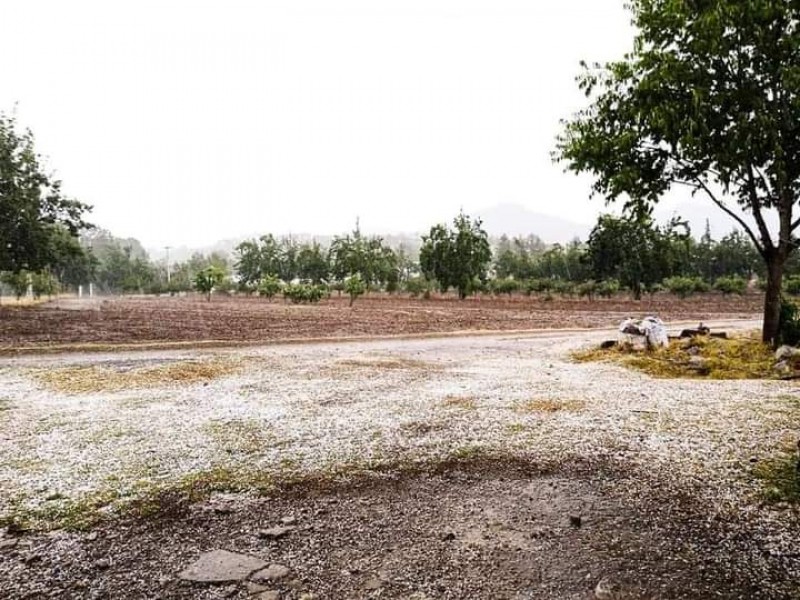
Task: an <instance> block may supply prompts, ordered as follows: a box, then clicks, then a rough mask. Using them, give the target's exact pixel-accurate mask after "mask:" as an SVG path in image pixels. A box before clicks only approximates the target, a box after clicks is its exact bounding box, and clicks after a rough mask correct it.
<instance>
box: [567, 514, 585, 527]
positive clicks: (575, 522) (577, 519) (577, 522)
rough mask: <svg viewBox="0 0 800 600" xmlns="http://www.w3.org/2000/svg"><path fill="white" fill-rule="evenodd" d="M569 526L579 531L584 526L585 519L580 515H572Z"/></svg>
mask: <svg viewBox="0 0 800 600" xmlns="http://www.w3.org/2000/svg"><path fill="white" fill-rule="evenodd" d="M569 524H570V525H572V526H573V527H574V528H575V529H578V528H579V527H580V526H581V525H583V519H582V518H581V516H580V515H570V516H569Z"/></svg>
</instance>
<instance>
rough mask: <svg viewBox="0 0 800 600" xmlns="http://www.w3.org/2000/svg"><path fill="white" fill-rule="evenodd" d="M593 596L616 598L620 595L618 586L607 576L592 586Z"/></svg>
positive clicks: (599, 598) (600, 599) (610, 599)
mask: <svg viewBox="0 0 800 600" xmlns="http://www.w3.org/2000/svg"><path fill="white" fill-rule="evenodd" d="M594 597H595V598H597V600H617V599H618V598H619V597H620V595H619V586H618V585H617V584H616V583H614V582H613V581H611V580H610V579H609V578H608V577H603V578H602V579H601V580H600V581H599V582H598V583H597V586H596V587H595V588H594Z"/></svg>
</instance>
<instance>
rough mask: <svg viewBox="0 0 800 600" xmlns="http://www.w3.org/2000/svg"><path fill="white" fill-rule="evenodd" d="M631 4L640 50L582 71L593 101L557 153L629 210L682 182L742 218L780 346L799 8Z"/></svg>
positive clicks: (797, 134)
mask: <svg viewBox="0 0 800 600" xmlns="http://www.w3.org/2000/svg"><path fill="white" fill-rule="evenodd" d="M628 6H629V8H630V10H631V11H632V14H633V24H634V26H635V27H636V29H637V34H636V37H635V41H634V45H633V50H632V51H631V52H630V53H629V54H627V55H626V56H625V57H624V58H623V59H622V60H619V61H616V62H611V63H607V64H603V65H595V66H593V67H591V68H586V69H585V70H584V72H583V74H582V75H581V76H580V77H579V85H580V87H581V89H582V90H584V91H585V93H586V95H587V96H588V97H589V98H590V100H591V103H590V106H589V107H588V108H587V109H585V110H583V111H582V112H580V113H578V114H577V115H576V116H575V117H574V118H573V119H572V120H570V121H568V122H567V123H565V129H564V132H563V134H562V135H561V136H560V138H559V140H558V150H557V152H556V156H557V158H560V159H562V160H564V161H566V163H567V165H568V168H570V169H571V170H573V171H576V172H588V173H591V174H592V175H593V176H594V190H595V191H596V192H598V193H600V194H602V195H604V196H606V198H607V199H608V200H609V201H614V200H617V199H619V198H623V199H624V202H625V208H626V209H627V210H628V211H630V212H634V213H647V212H649V210H650V209H651V208H652V206H653V205H654V204H655V203H657V202H658V201H659V199H660V198H661V197H662V196H663V195H664V193H665V192H666V191H667V190H669V189H670V188H672V187H673V186H676V185H683V186H688V187H689V188H690V189H691V190H692V193H693V194H695V193H700V194H702V195H703V196H705V197H706V198H708V199H709V200H710V201H711V202H713V203H714V204H716V205H717V206H718V207H719V208H720V209H721V210H722V211H724V212H725V213H727V214H728V215H729V216H730V217H731V218H732V219H734V220H735V221H736V222H737V223H738V225H739V226H740V227H742V228H743V229H744V231H745V232H746V233H747V235H748V236H749V237H750V239H751V240H752V241H753V243H754V244H755V246H756V248H757V250H758V252H759V254H760V255H761V257H762V259H763V260H764V262H765V264H766V267H767V293H766V299H765V304H764V328H763V339H764V341H766V342H773V343H774V342H775V340H776V339H777V337H778V329H779V315H780V293H781V282H782V278H783V272H784V266H785V264H786V261H787V259H788V258H789V256H790V254H791V253H792V252H793V251H794V250H795V248H796V246H797V239H796V237H795V235H794V233H795V230H796V229H797V227H798V226H799V225H800V218H798V217H797V215H796V214H795V213H796V211H795V210H794V209H795V205H796V203H797V201H798V193H800V93H799V92H800V4H798V3H797V2H789V1H788V0H759V1H758V2H743V1H741V0H631V1H630V2H629V4H628ZM737 205H738V207H739V208H741V209H742V210H743V211H744V212H745V213H746V214H748V215H749V216H750V217H752V222H753V225H752V226H751V224H750V223H748V220H747V219H744V218H742V216H741V214H740V213H739V211H738V210H736V208H737ZM770 213H771V215H772V219H774V221H775V222H777V228H775V227H773V228H772V229H771V228H770V222H771V218H770Z"/></svg>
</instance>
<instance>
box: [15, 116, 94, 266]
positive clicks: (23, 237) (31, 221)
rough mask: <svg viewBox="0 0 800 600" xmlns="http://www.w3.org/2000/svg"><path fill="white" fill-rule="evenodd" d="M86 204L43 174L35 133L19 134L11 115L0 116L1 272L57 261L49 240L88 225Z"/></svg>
mask: <svg viewBox="0 0 800 600" xmlns="http://www.w3.org/2000/svg"><path fill="white" fill-rule="evenodd" d="M88 210H90V207H89V206H87V205H86V204H82V203H81V202H78V201H76V200H72V199H69V198H67V197H65V196H64V195H63V193H62V192H61V182H60V181H58V180H56V179H53V178H52V176H50V175H48V174H47V173H45V171H44V170H43V168H42V165H41V164H40V158H39V155H37V154H36V151H35V150H34V139H33V134H32V133H31V132H30V131H24V132H19V131H18V130H17V123H16V120H15V119H14V118H13V117H7V116H5V115H3V114H0V271H10V272H19V271H22V270H28V271H40V270H42V269H44V268H47V267H50V266H52V265H53V264H54V262H55V261H56V260H57V258H58V256H57V254H56V247H57V244H56V243H53V238H55V237H58V236H61V235H62V234H63V232H64V231H66V232H68V233H69V235H70V236H73V237H75V236H77V235H78V233H79V232H80V231H81V230H82V229H84V228H87V227H88V226H89V225H88V224H87V223H86V222H85V221H84V220H83V214H84V213H85V212H87V211H88Z"/></svg>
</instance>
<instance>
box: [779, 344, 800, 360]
mask: <svg viewBox="0 0 800 600" xmlns="http://www.w3.org/2000/svg"><path fill="white" fill-rule="evenodd" d="M798 354H800V349H798V348H795V347H793V346H786V345H784V346H781V347H780V348H778V349H777V350H776V351H775V360H785V359H787V358H791V357H793V356H797V355H798Z"/></svg>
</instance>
